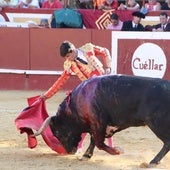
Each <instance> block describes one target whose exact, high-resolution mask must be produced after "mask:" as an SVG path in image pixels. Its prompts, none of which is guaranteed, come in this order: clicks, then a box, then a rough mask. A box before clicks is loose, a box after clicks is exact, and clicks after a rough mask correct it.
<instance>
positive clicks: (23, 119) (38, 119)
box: [15, 96, 67, 154]
mask: <svg viewBox="0 0 170 170" xmlns="http://www.w3.org/2000/svg"><path fill="white" fill-rule="evenodd" d="M48 116H49V115H48V113H47V110H46V105H45V101H44V100H43V99H40V98H39V96H35V97H31V98H28V107H27V108H25V109H24V110H23V111H22V112H21V113H20V114H19V116H18V117H17V118H16V119H15V125H16V127H17V129H18V130H19V131H20V133H21V134H22V133H24V132H25V133H27V137H28V147H29V148H35V147H36V146H37V139H36V137H32V136H31V135H32V134H33V130H32V129H34V130H36V131H37V130H38V129H39V128H40V127H41V125H42V123H43V122H44V120H45V119H46V118H47V117H48ZM41 135H42V137H43V139H44V141H45V143H46V144H47V145H48V146H49V147H50V148H51V149H52V150H54V151H55V152H57V153H59V154H67V152H66V150H65V149H64V147H63V146H62V144H61V143H60V141H59V140H58V139H57V138H56V137H55V136H54V135H53V134H52V132H51V129H50V127H49V126H48V127H47V128H46V129H45V130H44V132H43V133H42V134H41Z"/></svg>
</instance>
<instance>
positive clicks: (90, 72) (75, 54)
mask: <svg viewBox="0 0 170 170" xmlns="http://www.w3.org/2000/svg"><path fill="white" fill-rule="evenodd" d="M60 55H61V56H62V57H64V58H65V62H64V71H63V73H62V74H61V76H60V77H59V78H58V79H57V81H56V82H55V83H54V84H53V85H52V86H51V87H50V88H49V90H47V92H45V93H44V94H43V95H42V96H41V97H42V98H44V99H48V98H50V97H52V96H53V95H54V94H55V93H57V92H58V91H59V90H60V89H61V88H62V86H63V85H64V83H66V81H67V80H68V79H69V78H70V77H71V75H72V73H75V75H77V76H78V78H79V79H80V80H81V81H84V80H86V79H88V78H90V77H93V76H99V75H104V74H110V73H111V56H110V52H109V50H108V49H106V48H104V47H99V46H96V45H94V44H92V43H87V44H85V45H83V46H82V47H80V48H76V47H75V46H74V44H72V43H71V42H69V41H64V42H63V43H62V44H61V46H60ZM98 57H102V58H103V64H102V63H101V62H100V60H99V59H98ZM84 138H85V135H83V134H82V140H81V142H79V146H78V152H79V151H80V150H81V148H82V142H83V139H84ZM108 144H109V146H110V147H112V139H111V138H108Z"/></svg>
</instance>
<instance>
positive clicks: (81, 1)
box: [75, 0, 94, 9]
mask: <svg viewBox="0 0 170 170" xmlns="http://www.w3.org/2000/svg"><path fill="white" fill-rule="evenodd" d="M75 3H76V8H80V9H93V8H94V4H93V0H75Z"/></svg>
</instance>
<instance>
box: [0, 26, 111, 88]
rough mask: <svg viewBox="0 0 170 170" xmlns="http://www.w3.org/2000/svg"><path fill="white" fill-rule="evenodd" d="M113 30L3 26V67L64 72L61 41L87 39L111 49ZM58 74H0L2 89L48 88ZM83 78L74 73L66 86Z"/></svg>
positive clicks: (0, 62)
mask: <svg viewBox="0 0 170 170" xmlns="http://www.w3.org/2000/svg"><path fill="white" fill-rule="evenodd" d="M110 38H111V32H110V31H106V30H94V29H88V30H83V29H37V28H30V29H27V28H0V39H1V44H2V45H1V46H0V51H1V55H0V68H1V69H2V68H3V69H18V70H42V71H46V70H48V71H49V70H51V71H62V70H63V62H64V59H63V58H62V57H60V55H59V46H60V43H61V42H62V41H64V40H69V41H71V42H73V43H74V44H75V46H76V47H79V46H82V45H83V44H85V43H87V42H92V43H94V44H96V45H100V46H103V47H107V48H108V49H109V50H110V48H111V43H110ZM58 77H59V75H40V74H21V73H17V74H14V73H5V74H4V73H3V74H1V73H0V82H1V83H0V89H31V90H34V89H39V90H45V89H46V90H47V89H48V88H49V87H50V86H51V85H52V84H53V83H54V82H55V81H56V80H57V78H58ZM79 83H80V80H79V79H78V78H77V77H76V76H72V77H71V78H70V79H69V80H68V82H67V83H66V84H65V85H64V87H63V88H64V89H72V88H74V87H75V86H76V85H77V84H79Z"/></svg>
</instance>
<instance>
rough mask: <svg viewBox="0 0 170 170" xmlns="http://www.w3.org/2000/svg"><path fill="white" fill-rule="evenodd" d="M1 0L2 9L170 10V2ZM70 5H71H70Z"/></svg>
mask: <svg viewBox="0 0 170 170" xmlns="http://www.w3.org/2000/svg"><path fill="white" fill-rule="evenodd" d="M141 2H144V1H139V0H138V1H137V0H124V1H119V0H70V1H69V0H0V7H1V8H3V7H15V8H56V9H58V8H63V7H65V5H69V6H70V7H73V8H83V9H94V8H95V9H104V10H139V9H141V8H142V7H143V8H146V9H147V10H148V11H156V10H169V9H170V0H164V2H163V1H161V2H159V0H146V1H145V3H144V4H141ZM68 3H69V4H68Z"/></svg>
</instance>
